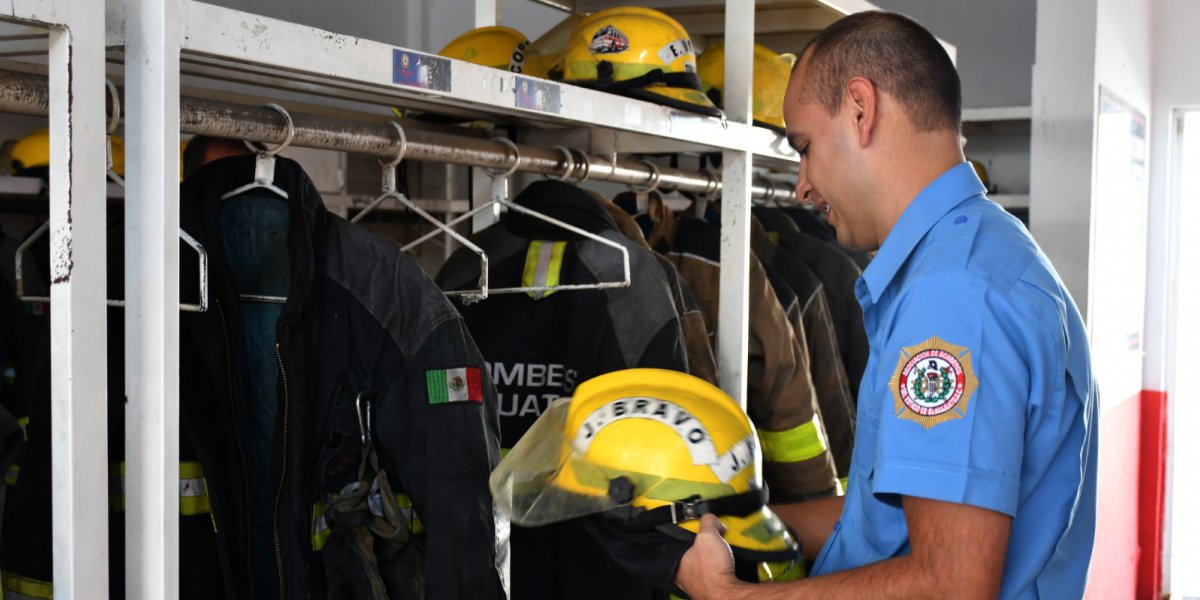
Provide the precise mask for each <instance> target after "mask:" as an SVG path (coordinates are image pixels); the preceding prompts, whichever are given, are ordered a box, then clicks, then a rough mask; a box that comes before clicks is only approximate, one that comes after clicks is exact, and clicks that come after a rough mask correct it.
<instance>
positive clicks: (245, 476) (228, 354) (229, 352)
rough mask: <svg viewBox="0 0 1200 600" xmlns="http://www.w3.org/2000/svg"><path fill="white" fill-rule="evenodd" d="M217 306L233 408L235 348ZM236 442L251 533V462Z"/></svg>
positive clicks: (227, 325)
mask: <svg viewBox="0 0 1200 600" xmlns="http://www.w3.org/2000/svg"><path fill="white" fill-rule="evenodd" d="M215 304H216V305H217V316H219V317H220V318H221V334H222V337H224V339H225V383H226V385H228V386H229V402H230V403H231V408H232V403H233V402H234V401H235V400H234V396H233V391H234V390H233V346H232V344H231V343H230V342H229V324H228V322H227V321H226V320H225V309H224V308H223V307H222V306H221V301H220V300H217V301H216V302H215ZM234 441H235V442H236V443H235V446H236V447H237V450H238V456H239V457H240V458H241V459H242V483H243V484H244V485H243V486H242V495H243V499H244V500H245V502H246V505H245V506H246V510H245V511H244V516H245V521H246V531H247V532H249V531H250V513H251V510H250V475H249V473H248V472H247V469H248V468H249V466H250V462H249V461H248V460H246V449H245V448H243V447H242V439H241V436H239V435H234Z"/></svg>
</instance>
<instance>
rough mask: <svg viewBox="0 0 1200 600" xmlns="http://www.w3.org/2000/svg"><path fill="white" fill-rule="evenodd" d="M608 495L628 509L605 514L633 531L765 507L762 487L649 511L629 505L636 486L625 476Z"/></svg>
mask: <svg viewBox="0 0 1200 600" xmlns="http://www.w3.org/2000/svg"><path fill="white" fill-rule="evenodd" d="M608 491H609V496H610V497H611V498H612V499H613V500H615V501H616V502H619V503H621V504H623V505H625V506H622V507H620V508H615V509H613V510H610V511H608V512H607V513H605V515H607V516H610V517H613V518H616V519H618V520H620V521H623V522H624V523H625V524H626V525H627V526H629V527H631V528H634V529H653V528H655V527H658V526H660V525H678V524H680V523H683V522H684V521H691V520H693V519H699V518H700V517H702V516H704V515H707V514H712V515H717V516H733V517H745V516H747V515H750V514H753V513H754V512H755V511H758V510H760V509H761V508H762V507H763V506H765V505H766V497H765V496H766V494H764V493H763V491H762V490H761V489H759V488H754V487H752V488H750V490H749V491H746V492H742V493H740V494H734V495H732V496H722V497H720V498H701V497H700V496H692V497H690V498H685V499H683V500H678V501H675V502H672V503H670V504H667V505H665V506H659V507H658V508H652V509H649V510H645V509H640V508H637V507H633V506H629V503H630V502H632V501H633V484H632V483H631V482H630V481H629V479H627V478H625V477H618V478H616V479H613V480H611V481H610V482H609V487H608Z"/></svg>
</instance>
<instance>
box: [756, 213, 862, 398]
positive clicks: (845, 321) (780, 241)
mask: <svg viewBox="0 0 1200 600" xmlns="http://www.w3.org/2000/svg"><path fill="white" fill-rule="evenodd" d="M795 210H803V209H795ZM753 212H754V216H755V217H757V218H758V219H759V221H760V222H761V223H762V224H763V227H764V228H765V229H766V231H767V235H768V236H769V237H770V238H771V239H774V240H775V243H776V244H777V245H778V246H779V248H781V249H783V250H785V251H786V252H788V253H790V254H792V255H794V256H796V257H797V258H799V259H800V260H801V261H803V262H804V264H806V265H808V266H809V267H810V268H811V269H812V271H813V273H814V274H815V275H816V276H817V278H818V279H820V280H821V283H822V285H823V286H824V288H825V293H826V296H827V298H828V300H829V311H830V315H831V316H832V318H833V324H834V327H835V331H836V332H837V341H838V349H839V350H840V351H841V355H842V364H843V365H845V369H846V375H847V377H849V379H850V390H851V391H852V392H853V393H854V397H855V398H857V397H858V390H859V385H860V382H861V381H862V375H863V371H865V370H866V368H867V358H868V356H869V354H870V351H869V349H868V346H867V333H866V329H865V327H864V325H863V317H862V307H861V306H859V304H858V300H857V299H855V297H854V285H855V282H856V281H857V280H858V278H859V276H860V275H862V269H861V268H860V267H859V266H858V263H857V262H856V260H855V258H854V255H853V254H851V253H848V252H847V251H846V250H845V247H844V246H841V245H840V244H838V243H837V242H836V241H832V240H829V241H827V240H823V239H821V238H820V237H817V236H815V235H811V234H808V233H805V232H803V231H801V229H800V225H799V224H798V220H797V219H796V218H793V216H792V215H793V214H794V213H795V211H794V210H793V211H788V212H786V213H785V212H783V211H781V210H780V209H776V208H767V207H760V208H755V209H754V211H753ZM809 216H810V217H811V215H809ZM803 218H804V217H799V219H803ZM812 218H814V219H815V217H812ZM818 225H819V224H818Z"/></svg>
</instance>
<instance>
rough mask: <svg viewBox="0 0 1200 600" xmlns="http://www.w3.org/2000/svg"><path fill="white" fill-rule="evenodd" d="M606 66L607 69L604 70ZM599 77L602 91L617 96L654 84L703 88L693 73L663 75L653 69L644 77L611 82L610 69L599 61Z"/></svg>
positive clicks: (659, 70) (609, 65) (695, 88)
mask: <svg viewBox="0 0 1200 600" xmlns="http://www.w3.org/2000/svg"><path fill="white" fill-rule="evenodd" d="M605 66H608V68H607V69H606V68H604V67H605ZM597 74H598V75H599V83H600V84H601V85H602V87H603V89H604V91H606V92H612V93H614V94H619V93H621V92H625V91H628V90H635V89H640V88H644V87H646V86H648V85H652V84H655V83H664V84H666V85H668V86H670V87H677V88H687V89H692V90H697V91H699V90H702V89H703V86H702V85H701V83H700V76H699V75H697V74H695V73H686V72H685V73H665V72H663V70H662V69H654V70H652V71H649V72H647V73H646V74H645V75H641V76H639V77H634V78H633V79H626V80H624V81H613V80H612V67H611V64H610V63H609V62H608V61H601V62H600V68H598V69H597Z"/></svg>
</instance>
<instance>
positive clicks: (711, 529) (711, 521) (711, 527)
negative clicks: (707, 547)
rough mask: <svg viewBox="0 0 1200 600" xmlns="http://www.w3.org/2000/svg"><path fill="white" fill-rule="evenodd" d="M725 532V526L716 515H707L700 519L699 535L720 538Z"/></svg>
mask: <svg viewBox="0 0 1200 600" xmlns="http://www.w3.org/2000/svg"><path fill="white" fill-rule="evenodd" d="M725 531H726V529H725V524H724V523H722V522H721V520H720V519H718V518H717V516H716V515H713V514H707V515H704V516H702V517H700V533H709V534H715V535H717V536H722V535H725Z"/></svg>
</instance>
